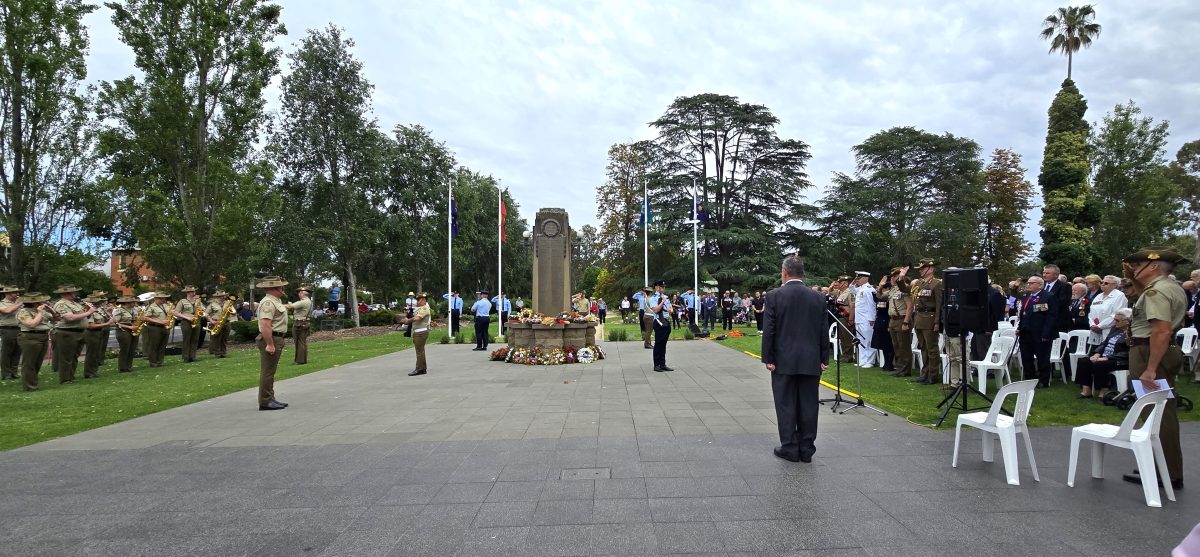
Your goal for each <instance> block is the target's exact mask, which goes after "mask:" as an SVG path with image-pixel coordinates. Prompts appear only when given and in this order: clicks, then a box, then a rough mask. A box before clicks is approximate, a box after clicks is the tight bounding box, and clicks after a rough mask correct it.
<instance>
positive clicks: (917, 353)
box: [912, 331, 925, 375]
mask: <svg viewBox="0 0 1200 557" xmlns="http://www.w3.org/2000/svg"><path fill="white" fill-rule="evenodd" d="M912 354H913V361H914V362H916V366H915V367H913V369H915V370H917V371H918V372H920V371H921V368H923V367H925V354H924V353H922V352H921V343H920V339H918V338H917V333H916V331H913V336H912ZM917 375H920V373H917Z"/></svg>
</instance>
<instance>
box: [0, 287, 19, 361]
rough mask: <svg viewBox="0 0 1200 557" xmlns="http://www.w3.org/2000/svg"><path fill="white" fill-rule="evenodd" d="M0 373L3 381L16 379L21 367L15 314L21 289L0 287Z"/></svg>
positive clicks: (17, 323)
mask: <svg viewBox="0 0 1200 557" xmlns="http://www.w3.org/2000/svg"><path fill="white" fill-rule="evenodd" d="M0 294H3V295H4V298H3V299H0V371H2V372H3V373H2V374H0V375H3V378H4V379H16V378H17V374H18V373H20V367H21V347H20V346H19V345H18V344H17V334H18V333H19V332H20V329H21V327H20V325H21V324H20V323H19V322H18V321H17V312H19V311H21V302H20V301H18V299H19V298H20V297H21V289H20V288H19V287H16V286H0Z"/></svg>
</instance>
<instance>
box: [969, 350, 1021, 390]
mask: <svg viewBox="0 0 1200 557" xmlns="http://www.w3.org/2000/svg"><path fill="white" fill-rule="evenodd" d="M1014 341H1015V339H1012V338H1009V337H1005V336H1002V337H999V338H993V339H992V345H991V346H990V347H989V348H988V352H987V354H986V355H984V357H983V359H982V360H979V361H972V362H967V365H969V366H971V367H972V368H974V369H975V370H976V373H977V374H978V376H977V379H976V381H975V384H977V385H979V390H980V392H982V393H983V394H985V395H986V394H987V374H988V372H989V371H991V372H994V373H995V375H996V388H997V389H999V388H1000V387H1001V386H1002V385H1007V384H1009V383H1012V376H1011V375H1010V374H1009V371H1008V352H1009V350H1012V346H1013V342H1014ZM1001 378H1003V379H1004V383H1001V382H1000V380H1001Z"/></svg>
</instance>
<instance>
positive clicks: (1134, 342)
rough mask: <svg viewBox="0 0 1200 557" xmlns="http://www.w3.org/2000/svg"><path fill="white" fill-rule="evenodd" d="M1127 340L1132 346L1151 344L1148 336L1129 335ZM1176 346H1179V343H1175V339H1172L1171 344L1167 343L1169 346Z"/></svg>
mask: <svg viewBox="0 0 1200 557" xmlns="http://www.w3.org/2000/svg"><path fill="white" fill-rule="evenodd" d="M1126 342H1128V343H1129V347H1130V348H1133V347H1134V346H1149V345H1150V337H1146V338H1137V337H1129V338H1128V339H1127V340H1126ZM1176 347H1177V345H1176V344H1175V342H1174V341H1172V342H1171V344H1168V345H1167V348H1176Z"/></svg>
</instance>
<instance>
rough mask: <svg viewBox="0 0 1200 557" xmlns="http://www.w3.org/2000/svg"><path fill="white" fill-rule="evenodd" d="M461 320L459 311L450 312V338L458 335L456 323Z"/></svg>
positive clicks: (460, 311)
mask: <svg viewBox="0 0 1200 557" xmlns="http://www.w3.org/2000/svg"><path fill="white" fill-rule="evenodd" d="M461 319H462V310H461V309H452V310H450V336H454V335H457V334H458V322H459V320H461Z"/></svg>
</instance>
